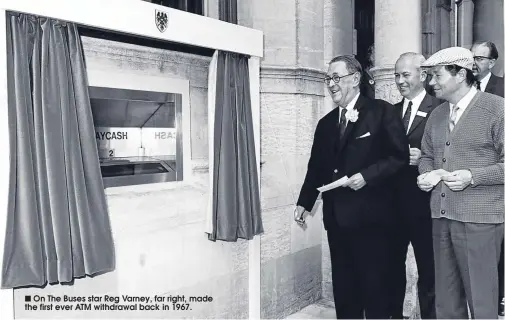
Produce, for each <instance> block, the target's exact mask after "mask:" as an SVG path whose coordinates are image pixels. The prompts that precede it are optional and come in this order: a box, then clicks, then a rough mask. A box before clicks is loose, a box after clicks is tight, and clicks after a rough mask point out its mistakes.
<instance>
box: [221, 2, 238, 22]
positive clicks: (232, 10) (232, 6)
mask: <svg viewBox="0 0 505 320" xmlns="http://www.w3.org/2000/svg"><path fill="white" fill-rule="evenodd" d="M219 20H223V21H226V22H229V23H234V24H237V23H238V17H237V0H220V1H219Z"/></svg>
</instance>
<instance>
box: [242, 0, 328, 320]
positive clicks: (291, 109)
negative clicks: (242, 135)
mask: <svg viewBox="0 0 505 320" xmlns="http://www.w3.org/2000/svg"><path fill="white" fill-rule="evenodd" d="M238 3H239V6H238V17H239V24H240V25H243V26H247V27H251V28H254V29H258V30H262V31H263V33H264V45H265V49H264V58H263V59H262V61H261V75H260V76H261V88H260V92H261V96H260V99H261V163H262V169H261V184H262V185H261V201H262V209H263V222H264V227H265V234H264V235H263V236H262V237H261V317H262V318H282V317H284V316H287V315H289V314H291V313H294V312H296V311H298V310H300V309H302V308H303V307H305V306H307V305H309V304H311V303H313V302H314V301H317V300H319V299H320V298H321V297H322V283H323V277H324V275H323V264H322V263H323V260H322V255H323V248H324V245H323V239H322V217H321V205H320V204H321V203H320V202H318V204H317V205H316V206H315V209H314V210H313V213H312V215H311V216H310V217H308V218H307V226H306V228H305V229H302V228H300V227H299V226H298V225H297V224H296V223H295V222H294V221H293V210H294V208H295V204H296V201H297V199H298V193H299V191H300V188H301V185H302V183H303V179H304V177H305V173H306V170H307V162H308V159H309V155H310V148H311V146H312V138H313V134H314V130H315V127H316V124H317V122H318V121H319V119H320V118H321V117H322V116H324V114H325V113H326V112H327V111H328V110H327V109H326V108H325V102H324V100H325V99H324V95H325V92H324V85H323V81H322V79H323V76H324V72H325V69H326V66H325V56H324V49H325V46H324V39H325V34H324V32H323V30H324V25H325V24H324V23H325V22H324V16H325V12H324V1H322V0H316V1H314V0H312V1H292V0H276V1H270V0H255V1H248V0H238ZM324 270H327V269H326V268H325V269H324Z"/></svg>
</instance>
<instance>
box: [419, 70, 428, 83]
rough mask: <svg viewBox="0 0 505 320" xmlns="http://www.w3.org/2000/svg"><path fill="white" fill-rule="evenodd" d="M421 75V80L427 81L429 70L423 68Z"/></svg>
mask: <svg viewBox="0 0 505 320" xmlns="http://www.w3.org/2000/svg"><path fill="white" fill-rule="evenodd" d="M420 77H421V82H424V81H426V79H427V78H428V72H427V71H426V70H425V69H421V73H420Z"/></svg>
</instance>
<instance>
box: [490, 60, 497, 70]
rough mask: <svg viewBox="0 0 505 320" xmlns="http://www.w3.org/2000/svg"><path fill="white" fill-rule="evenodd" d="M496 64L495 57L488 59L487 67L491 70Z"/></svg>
mask: <svg viewBox="0 0 505 320" xmlns="http://www.w3.org/2000/svg"><path fill="white" fill-rule="evenodd" d="M495 64H496V59H489V69H490V70H491V69H492V68H493V67H494V65H495Z"/></svg>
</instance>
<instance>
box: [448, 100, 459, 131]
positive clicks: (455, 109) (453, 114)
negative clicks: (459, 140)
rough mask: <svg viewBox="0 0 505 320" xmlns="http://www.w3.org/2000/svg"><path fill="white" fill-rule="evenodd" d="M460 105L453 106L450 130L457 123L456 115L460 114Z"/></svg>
mask: <svg viewBox="0 0 505 320" xmlns="http://www.w3.org/2000/svg"><path fill="white" fill-rule="evenodd" d="M458 110H459V107H458V106H454V107H453V108H452V113H451V118H450V119H449V131H450V132H452V130H453V129H454V126H455V125H456V116H457V115H458Z"/></svg>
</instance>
